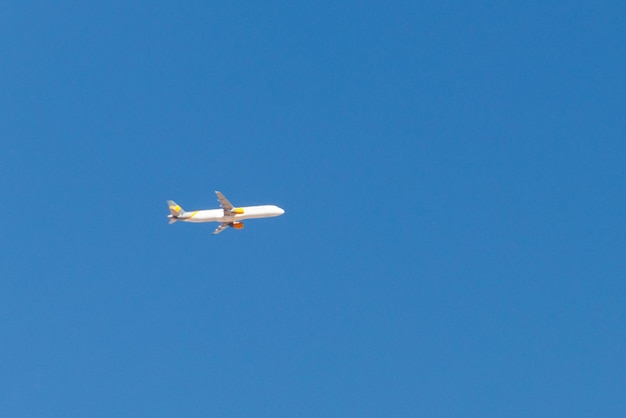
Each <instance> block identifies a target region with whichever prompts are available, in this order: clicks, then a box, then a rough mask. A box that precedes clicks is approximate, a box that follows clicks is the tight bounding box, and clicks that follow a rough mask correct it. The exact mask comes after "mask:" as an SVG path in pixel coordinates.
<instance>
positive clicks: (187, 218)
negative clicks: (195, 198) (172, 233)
mask: <svg viewBox="0 0 626 418" xmlns="http://www.w3.org/2000/svg"><path fill="white" fill-rule="evenodd" d="M241 209H243V213H241V214H239V213H233V214H232V215H228V216H225V215H224V210H223V209H209V210H196V211H193V212H185V214H184V215H181V216H179V217H177V218H176V219H177V220H179V221H183V222H198V223H199V222H222V223H224V222H226V223H228V222H240V221H244V220H246V219H256V218H271V217H274V216H280V215H282V214H283V213H285V211H284V210H282V209H281V208H279V207H278V206H275V205H262V206H244V207H242V208H241ZM169 217H170V218H171V217H172V216H171V215H170V216H169Z"/></svg>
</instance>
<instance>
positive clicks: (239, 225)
mask: <svg viewBox="0 0 626 418" xmlns="http://www.w3.org/2000/svg"><path fill="white" fill-rule="evenodd" d="M233 228H235V229H243V222H233Z"/></svg>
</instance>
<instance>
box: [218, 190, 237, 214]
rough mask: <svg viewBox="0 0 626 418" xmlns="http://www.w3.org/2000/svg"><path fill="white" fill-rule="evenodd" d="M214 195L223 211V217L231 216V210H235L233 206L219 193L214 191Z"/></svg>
mask: <svg viewBox="0 0 626 418" xmlns="http://www.w3.org/2000/svg"><path fill="white" fill-rule="evenodd" d="M215 194H216V195H217V200H219V201H220V206H221V207H222V209H224V216H230V215H232V214H233V210H234V209H235V207H234V206H233V204H232V203H230V202H229V201H228V199H226V198H225V197H224V195H223V194H222V193H221V192H218V191H216V192H215Z"/></svg>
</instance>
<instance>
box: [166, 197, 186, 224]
mask: <svg viewBox="0 0 626 418" xmlns="http://www.w3.org/2000/svg"><path fill="white" fill-rule="evenodd" d="M167 206H168V207H169V209H170V212H171V215H170V216H168V218H170V223H171V224H173V223H174V222H176V221H177V220H178V219H177V218H178V217H179V216H181V215H184V214H185V211H184V210H183V208H181V207H180V206H179V205H178V204H177V203H176V202H174V201H173V200H168V201H167Z"/></svg>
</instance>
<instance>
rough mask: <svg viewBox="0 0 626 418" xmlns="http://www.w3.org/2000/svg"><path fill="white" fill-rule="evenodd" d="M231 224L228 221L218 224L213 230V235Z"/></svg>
mask: <svg viewBox="0 0 626 418" xmlns="http://www.w3.org/2000/svg"><path fill="white" fill-rule="evenodd" d="M230 225H231V224H230V223H229V222H223V223H221V224H220V226H218V227H217V229H216V230H215V231H213V235H217V234H219V233H220V232H222V231H223V230H225V229H226V228H228V227H229V226H230Z"/></svg>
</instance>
